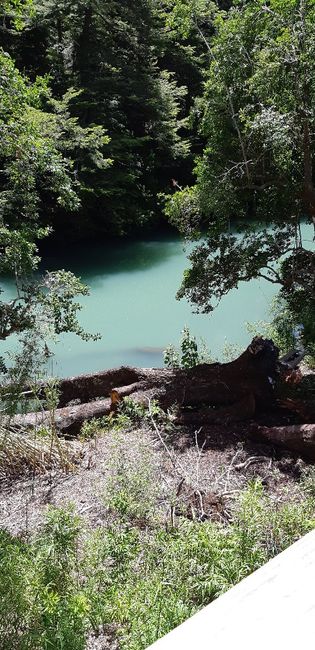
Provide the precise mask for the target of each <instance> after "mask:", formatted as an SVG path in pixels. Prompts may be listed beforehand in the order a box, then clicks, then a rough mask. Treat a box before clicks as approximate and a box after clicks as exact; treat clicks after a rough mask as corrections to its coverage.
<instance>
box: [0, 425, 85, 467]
mask: <svg viewBox="0 0 315 650" xmlns="http://www.w3.org/2000/svg"><path fill="white" fill-rule="evenodd" d="M77 455H78V450H77V449H76V446H75V444H74V443H69V442H65V441H63V440H61V439H59V438H58V436H57V435H56V434H55V432H54V431H51V432H49V431H47V430H46V429H43V430H41V431H37V432H34V433H31V434H30V433H27V432H25V431H23V430H20V429H18V428H15V427H13V426H11V425H9V424H8V425H5V426H3V425H0V479H15V478H18V477H20V476H23V475H25V474H28V473H35V474H40V473H44V472H46V471H47V470H49V469H53V468H57V467H58V468H61V469H62V470H63V471H69V470H71V469H72V468H73V467H74V463H75V460H76V456H77Z"/></svg>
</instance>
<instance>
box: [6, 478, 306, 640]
mask: <svg viewBox="0 0 315 650" xmlns="http://www.w3.org/2000/svg"><path fill="white" fill-rule="evenodd" d="M127 470H128V468H127ZM146 480H147V477H144V481H146ZM140 483H141V479H140ZM303 489H304V496H303V500H301V501H300V502H289V503H286V504H284V505H283V504H282V505H278V506H277V507H275V504H274V502H273V501H272V500H271V499H270V497H268V496H267V495H266V494H265V492H264V490H263V487H262V486H261V484H260V483H257V482H255V483H253V484H252V485H250V487H249V488H248V489H247V490H246V491H244V492H243V493H242V494H241V496H240V499H239V501H238V504H237V507H236V509H235V512H234V515H233V518H232V521H231V522H230V523H229V524H225V525H223V524H219V523H215V522H210V521H207V522H203V523H198V522H196V521H188V520H186V519H184V518H179V520H178V526H177V527H176V528H172V529H169V530H163V529H161V527H158V526H154V525H151V526H149V525H147V526H145V527H139V526H138V525H137V516H138V514H139V513H134V503H135V502H136V501H135V500H133V499H132V498H131V499H128V498H127V499H126V498H125V500H124V499H120V498H119V495H120V497H121V496H122V494H123V495H125V497H126V484H125V483H124V481H122V484H121V485H120V484H119V481H118V482H117V483H116V484H115V486H114V489H113V490H112V491H110V490H109V492H108V495H107V502H108V507H110V508H111V509H112V510H113V511H116V514H117V517H116V518H114V519H113V520H112V523H109V524H107V525H106V526H104V527H100V528H98V529H97V530H96V531H94V532H93V533H90V532H88V531H87V530H85V529H84V525H83V523H82V521H81V520H80V519H79V518H78V517H77V516H76V514H75V512H74V511H73V510H71V508H68V509H54V508H51V509H50V510H49V511H48V514H47V517H46V523H45V525H44V527H43V529H42V532H41V533H40V535H39V536H38V537H37V538H35V539H33V540H31V541H29V542H27V541H24V540H22V539H16V538H12V537H11V536H10V535H9V534H8V533H6V532H5V531H1V532H0V617H1V619H0V638H1V648H3V649H5V650H37V649H40V650H48V649H51V648H54V649H55V650H72V649H73V650H80V649H82V650H83V649H84V648H85V646H86V638H87V635H88V632H89V630H92V629H94V630H96V631H99V630H100V629H106V626H108V625H111V626H112V625H113V624H114V626H115V630H116V635H117V636H118V638H119V647H120V648H121V649H122V650H142V649H144V648H146V647H147V646H148V645H150V644H151V643H153V642H154V641H155V640H156V639H157V638H158V637H160V636H162V635H163V634H165V633H167V632H168V631H169V630H171V629H172V628H174V627H175V626H176V625H178V624H179V623H181V622H182V621H183V620H185V619H186V618H187V617H188V616H190V615H191V614H193V613H194V612H195V611H197V610H198V609H199V608H200V607H202V606H204V605H206V604H207V603H209V602H211V601H212V600H213V599H215V598H216V597H217V596H219V595H220V594H222V593H223V592H224V591H226V590H227V589H229V588H230V587H231V586H232V585H234V584H236V583H237V582H239V581H240V580H241V579H242V578H244V577H245V576H247V575H248V574H250V573H251V572H252V571H254V570H255V569H257V568H258V567H260V566H261V565H262V564H264V563H265V562H266V561H267V560H268V559H269V558H271V557H273V556H274V555H276V554H277V553H279V552H280V551H282V550H283V549H285V548H286V547H287V546H288V545H290V544H291V543H293V542H294V541H295V540H297V539H298V538H299V537H300V536H301V535H303V534H304V533H306V532H308V531H309V530H311V529H312V528H314V527H315V515H314V506H315V490H314V477H311V476H308V477H307V479H306V480H305V485H304V487H303ZM134 490H136V492H137V494H138V491H139V484H138V483H137V482H136V484H135V483H133V482H132V481H131V483H130V484H129V492H130V493H132V492H133V491H134ZM122 503H123V505H122ZM127 515H129V516H127ZM135 515H136V517H135Z"/></svg>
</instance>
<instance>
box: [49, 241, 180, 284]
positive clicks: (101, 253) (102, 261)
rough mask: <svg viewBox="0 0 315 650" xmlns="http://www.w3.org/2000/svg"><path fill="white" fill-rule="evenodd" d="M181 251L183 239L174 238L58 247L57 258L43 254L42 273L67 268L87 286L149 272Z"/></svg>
mask: <svg viewBox="0 0 315 650" xmlns="http://www.w3.org/2000/svg"><path fill="white" fill-rule="evenodd" d="M180 250H182V242H181V239H180V238H179V237H174V235H171V236H164V237H159V238H155V239H153V240H152V239H150V240H140V241H136V240H135V241H133V240H124V241H122V240H115V241H112V242H106V243H102V244H94V245H93V247H89V246H85V245H84V244H74V245H72V246H67V247H62V248H60V247H59V248H58V254H57V255H51V254H49V253H48V254H45V255H43V259H42V262H41V265H40V270H41V271H43V270H46V269H48V270H50V271H54V270H57V269H60V268H64V269H66V270H68V271H72V272H73V273H75V274H76V275H78V276H79V277H81V278H83V279H84V280H85V281H86V282H87V283H88V282H89V279H91V278H93V280H95V278H96V277H97V276H100V275H102V276H104V275H110V274H115V275H117V274H118V273H132V272H135V271H136V272H143V271H150V270H151V269H153V268H154V267H157V266H159V265H163V264H164V263H165V262H167V261H168V260H169V259H170V258H172V257H174V256H176V255H178V253H179V252H180Z"/></svg>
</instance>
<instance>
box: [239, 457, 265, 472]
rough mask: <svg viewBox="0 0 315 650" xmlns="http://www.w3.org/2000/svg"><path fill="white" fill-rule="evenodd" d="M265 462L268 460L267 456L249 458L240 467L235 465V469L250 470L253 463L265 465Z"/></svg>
mask: <svg viewBox="0 0 315 650" xmlns="http://www.w3.org/2000/svg"><path fill="white" fill-rule="evenodd" d="M265 460H268V458H267V457H266V456H251V457H250V458H247V460H245V462H244V463H239V464H238V465H234V469H238V470H240V469H245V470H246V469H248V467H249V466H250V465H253V463H263V462H264V461H265Z"/></svg>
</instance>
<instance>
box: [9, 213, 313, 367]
mask: <svg viewBox="0 0 315 650" xmlns="http://www.w3.org/2000/svg"><path fill="white" fill-rule="evenodd" d="M305 236H306V237H307V238H309V239H310V240H311V238H312V229H311V226H309V227H308V226H305ZM187 266H188V264H187V257H186V253H185V251H184V250H183V243H182V242H181V240H180V239H179V238H177V237H174V236H171V237H168V238H165V237H164V238H160V239H152V240H150V241H129V242H118V243H115V244H110V245H99V246H95V245H94V246H89V247H84V246H80V247H73V248H72V249H71V250H69V249H67V252H66V253H63V251H62V250H59V255H58V258H52V257H46V258H45V259H44V260H43V267H44V268H46V269H49V270H53V269H57V268H64V269H66V270H70V271H73V272H74V273H76V274H77V275H79V276H80V277H81V278H82V280H83V281H84V282H86V283H87V284H88V285H89V287H90V296H88V297H85V298H84V299H83V300H82V304H83V310H82V312H81V317H80V321H81V323H82V325H83V326H84V328H85V329H86V330H87V331H89V332H94V333H95V332H99V333H100V334H101V335H102V339H101V340H100V341H97V342H88V343H86V342H84V341H82V340H81V339H79V338H78V337H76V336H74V335H65V336H63V337H62V339H61V340H60V342H59V343H58V344H57V345H55V346H54V352H55V357H54V361H53V367H52V368H51V370H52V372H53V374H55V375H59V376H67V375H74V374H78V373H83V372H92V371H94V370H102V369H104V368H112V367H116V366H120V365H135V366H142V367H151V366H156V367H158V366H162V365H163V354H162V351H163V350H164V349H165V347H166V346H167V345H168V344H169V343H174V344H177V343H178V341H179V338H180V334H181V330H182V329H183V327H184V325H187V326H188V327H189V328H190V330H191V332H192V333H193V334H194V335H195V336H197V337H202V338H203V339H204V340H205V341H206V343H207V345H208V347H209V348H210V350H211V352H212V355H213V356H215V357H220V356H221V355H222V349H223V347H224V345H225V343H226V342H228V343H230V344H238V345H240V346H242V347H243V346H245V345H246V344H247V343H248V342H249V341H250V339H251V338H252V336H251V334H249V333H248V332H247V329H246V322H248V321H250V322H255V321H260V320H268V317H269V305H270V302H271V300H272V298H273V296H274V295H275V293H276V291H277V287H275V286H274V285H272V284H270V283H268V282H266V281H264V280H261V281H256V280H255V281H252V282H249V283H241V284H240V286H239V288H238V289H237V290H233V291H231V292H230V293H229V295H228V296H226V297H225V298H224V299H223V300H222V301H221V303H220V305H219V306H218V307H217V309H216V310H215V311H214V312H213V313H212V314H208V315H200V314H193V313H192V307H191V305H189V304H188V303H187V302H186V301H184V300H181V301H177V300H176V299H175V294H176V291H177V289H178V287H179V285H180V282H181V277H182V274H183V271H184V269H185V268H187ZM1 286H2V287H3V288H4V289H5V294H6V295H9V294H11V295H12V291H13V285H12V283H11V282H9V281H5V282H1ZM0 345H1V349H0V355H1V354H3V352H4V351H5V350H8V349H9V348H11V349H12V347H14V345H15V343H14V341H11V342H9V341H5V342H1V344H0Z"/></svg>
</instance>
